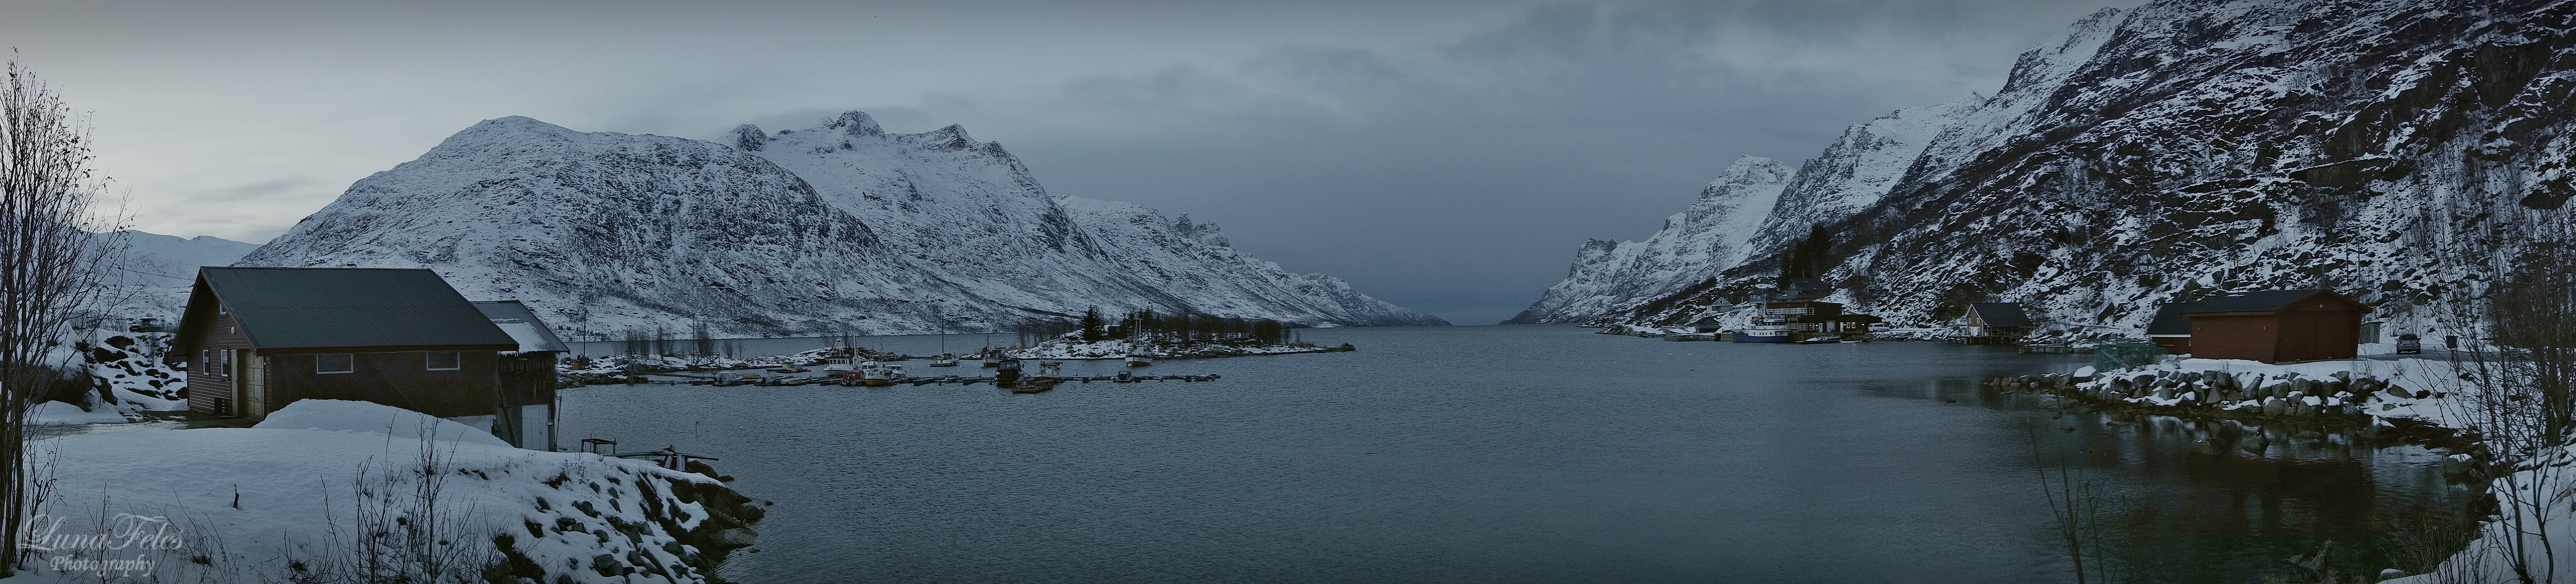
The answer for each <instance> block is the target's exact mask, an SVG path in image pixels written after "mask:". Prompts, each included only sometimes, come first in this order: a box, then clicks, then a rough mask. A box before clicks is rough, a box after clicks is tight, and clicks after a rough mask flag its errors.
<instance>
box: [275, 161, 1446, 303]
mask: <svg viewBox="0 0 2576 584" xmlns="http://www.w3.org/2000/svg"><path fill="white" fill-rule="evenodd" d="M731 142H732V143H731V144H715V143H710V142H702V141H697V140H688V139H682V138H671V137H664V136H650V135H629V134H616V133H605V132H576V131H572V130H568V129H565V128H562V127H559V126H554V125H551V124H546V123H544V122H539V121H536V120H532V119H528V118H523V117H509V118H501V119H496V120H490V121H486V122H483V123H480V124H477V125H475V126H473V127H470V128H467V129H465V130H464V131H462V132H458V133H457V134H456V135H455V136H452V137H450V138H448V139H447V141H446V142H444V143H441V144H440V145H439V146H438V147H436V148H433V149H431V150H430V151H429V152H428V153H426V154H423V155H422V156H421V157H420V158H419V159H417V160H413V161H411V162H406V163H403V164H401V165H398V166H396V167H394V168H393V169H392V170H388V171H385V172H380V173H376V174H375V175H373V176H369V177H367V178H366V179H362V180H360V181H358V182H357V183H356V184H353V185H351V186H350V187H349V190H348V191H347V192H346V193H344V194H342V195H341V197H340V198H339V199H338V200H336V201H333V202H332V203H331V204H330V205H329V206H326V207H324V208H323V209H322V210H321V211H319V212H316V213H314V214H313V216H311V217H307V218H305V219H304V221H303V222H301V223H298V224H297V225H296V226H295V227H294V228H293V229H290V230H289V231H288V232H287V233H286V234H285V235H282V236H279V237H278V238H277V239H276V240H275V241H272V242H270V243H269V244H268V245H266V246H262V247H261V248H260V249H259V250H257V251H255V252H252V253H251V254H250V255H249V256H248V257H245V258H243V260H242V262H241V264H240V265H262V266H365V267H427V268H432V269H435V270H437V271H438V272H439V273H440V275H442V276H444V277H446V278H447V279H448V281H449V282H450V283H451V284H453V285H455V286H456V287H457V288H458V290H459V291H461V292H464V293H465V295H466V296H468V297H472V298H519V299H523V300H527V301H529V304H530V305H531V307H532V308H536V309H538V310H540V311H543V312H544V313H545V316H546V317H547V318H549V319H550V320H551V322H552V323H553V324H555V326H556V327H557V328H558V329H563V330H564V331H565V332H568V333H572V334H575V335H609V336H616V335H621V334H625V333H626V332H627V331H629V330H637V331H649V330H652V329H654V328H656V327H662V328H666V329H677V328H685V327H687V326H689V323H690V322H691V321H704V322H706V323H707V324H708V325H709V327H710V328H711V329H713V330H714V331H715V332H717V333H718V334H729V335H776V334H797V333H807V334H810V333H819V332H851V333H860V334H886V333H900V332H931V331H938V330H953V331H973V330H990V329H995V328H1001V329H1008V328H1011V327H1014V326H1017V325H1019V324H1021V323H1023V322H1027V321H1031V320H1048V319H1055V318H1063V317H1069V316H1078V315H1080V314H1082V313H1083V311H1084V310H1086V309H1088V308H1091V307H1094V306H1097V307H1100V308H1101V309H1103V310H1109V311H1125V310H1155V311H1158V312H1178V311H1182V310H1192V311H1197V312H1201V313H1208V314H1216V315H1220V316H1234V317H1242V318H1272V319H1278V320H1283V321H1293V322H1303V323H1309V324H1339V325H1372V324H1446V323H1443V322H1440V321H1439V319H1437V318H1433V317H1430V316H1428V315H1423V314H1420V313H1415V312H1412V311H1408V310H1404V309H1402V308H1397V307H1395V306H1392V305H1388V304H1386V303H1384V302H1379V301H1376V300H1375V299H1371V298H1368V297H1367V296H1365V295H1361V294H1358V293H1356V292H1350V291H1349V289H1348V287H1347V286H1344V285H1342V284H1341V283H1340V282H1339V281H1338V280H1333V279H1330V278H1325V277H1321V276H1301V275H1291V274H1286V273H1284V272H1281V271H1279V270H1278V269H1277V267H1276V266H1274V265H1269V264H1267V263H1266V262H1260V261H1258V260H1255V259H1252V258H1250V257H1249V256H1244V255H1242V254H1241V253H1239V252H1235V251H1234V250H1232V249H1230V248H1226V247H1225V245H1224V238H1223V236H1222V235H1221V234H1218V233H1216V231H1215V226H1214V225H1205V224H1192V223H1188V222H1187V221H1185V220H1184V221H1178V222H1158V221H1149V222H1147V223H1146V224H1120V225H1114V226H1103V225H1089V224H1085V223H1083V222H1082V219H1080V218H1092V219H1095V220H1110V219H1116V220H1121V221H1124V220H1127V219H1132V218H1135V217H1136V216H1137V215H1138V212H1129V213H1125V214H1119V213H1076V212H1073V211H1068V210H1067V208H1066V207H1065V206H1064V205H1060V204H1058V202H1057V201H1056V199H1054V198H1052V197H1050V196H1048V195H1047V194H1046V192H1045V190H1044V189H1043V188H1041V187H1040V186H1038V183H1037V181H1036V180H1035V179H1033V178H1031V177H1030V175H1029V172H1028V169H1027V168H1026V167H1025V166H1023V165H1021V163H1020V162H1019V160H1018V159H1017V158H1014V157H1012V156H1011V155H1010V154H1009V153H1008V152H1005V151H1003V149H1002V147H1001V145H1000V144H998V143H993V142H975V141H974V140H973V139H971V138H969V137H968V136H967V135H966V132H965V130H964V129H962V128H958V127H956V126H949V127H947V128H942V129H939V130H935V131H931V132H925V133H920V134H889V133H886V132H885V131H883V130H882V129H880V128H879V127H878V126H877V124H876V123H875V122H874V121H873V120H871V119H869V118H868V117H867V115H866V114H862V113H859V112H849V113H845V114H842V115H841V116H839V117H837V118H834V119H831V120H827V121H825V122H824V123H823V124H821V125H819V126H817V127H814V128H809V129H804V130H784V131H780V132H777V133H775V134H770V133H767V132H764V131H762V130H760V129H759V128H755V127H751V126H744V127H742V128H739V129H737V130H736V131H735V132H734V133H733V136H732V138H731ZM1138 209H1142V208H1141V207H1140V208H1138ZM1141 213H1142V214H1146V215H1151V214H1152V212H1151V210H1142V211H1141ZM1154 217H1155V218H1156V219H1159V215H1154ZM1176 242H1186V245H1182V244H1181V243H1176ZM1175 245H1182V247H1181V248H1175V247H1174V246H1175ZM1176 249H1178V250H1179V251H1175V250H1176ZM1140 267H1144V268H1151V269H1147V270H1145V271H1137V268H1140ZM1155 270H1159V271H1155ZM1247 276H1249V277H1251V278H1252V280H1251V281H1247V280H1245V278H1246V277H1247Z"/></svg>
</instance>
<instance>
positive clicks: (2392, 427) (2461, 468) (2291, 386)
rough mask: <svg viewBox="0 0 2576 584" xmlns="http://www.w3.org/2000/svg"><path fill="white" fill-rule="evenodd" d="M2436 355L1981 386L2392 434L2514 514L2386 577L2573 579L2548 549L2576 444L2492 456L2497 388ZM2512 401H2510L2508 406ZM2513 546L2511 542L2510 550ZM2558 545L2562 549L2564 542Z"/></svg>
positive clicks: (2572, 569) (2575, 527)
mask: <svg viewBox="0 0 2576 584" xmlns="http://www.w3.org/2000/svg"><path fill="white" fill-rule="evenodd" d="M2475 367H2476V364H2474V363H2471V364H2468V365H2467V366H2465V367H2464V366H2463V364H2461V363H2454V362H2450V361H2445V360H2438V359H2424V358H2401V359H2388V360H2380V359H2348V360H2335V361H2316V362H2307V363H2291V364H2267V363H2261V362H2257V361H2246V360H2233V359H2189V358H2185V359H2168V360H2166V361H2164V362H2160V363H2153V364H2147V365H2141V366H2137V367H2129V368H2124V369H2114V370H2110V371H2099V372H2097V371H2095V370H2094V369H2093V368H2092V367H2085V368H2082V369H2078V370H2077V371H2075V373H2074V374H2072V375H2032V376H2021V377H2005V378H1997V379H1994V380H1991V381H1990V382H1989V384H1988V385H1989V387H1993V388H1996V389H2000V390H2003V391H2033V392H2039V393H2043V394H2048V395H2053V396H2058V397H2063V398H2066V399H2070V400H2074V401H2076V402H2079V403H2082V404H2084V405H2086V406H2087V407H2092V408H2096V409H2109V410H2124V411H2133V412H2139V413H2147V414H2153V415H2173V416H2186V417H2196V418H2218V419H2232V420H2243V421H2249V422H2255V423H2258V424H2259V423H2266V422H2280V423H2289V424H2294V425H2295V424H2307V425H2323V426H2344V427H2358V428H2359V430H2360V432H2361V433H2362V434H2363V435H2365V436H2382V435H2385V436H2391V437H2394V438H2397V439H2399V440H2401V441H2405V442H2410V443H2416V444H2423V445H2425V446H2429V447H2434V448H2439V449H2443V450H2449V451H2451V452H2453V454H2450V455H2448V456H2446V457H2445V459H2446V460H2445V462H2444V466H2445V470H2446V472H2451V473H2459V474H2465V475H2467V476H2469V477H2472V478H2482V479H2486V480H2487V483H2488V487H2489V489H2488V492H2489V493H2490V494H2491V496H2493V497H2495V498H2496V500H2497V503H2499V508H2500V509H2505V510H2510V511H2511V512H2513V513H2515V515H2514V516H2513V517H2512V518H2510V519H2508V518H2506V517H2504V516H2494V517H2490V518H2488V520H2487V521H2486V522H2485V523H2483V524H2481V525H2480V526H2479V527H2478V529H2477V532H2476V533H2477V535H2476V537H2475V539H2474V540H2473V541H2470V542H2469V543H2468V544H2467V545H2466V546H2465V547H2464V548H2463V549H2461V550H2460V551H2459V552H2458V553H2455V554H2453V555H2451V556H2449V557H2447V558H2446V559H2443V560H2442V561H2441V563H2440V564H2439V565H2437V566H2435V567H2434V569H2433V570H2431V571H2429V572H2425V573H2421V574H2413V575H2404V574H2402V573H2400V572H2398V571H2395V570H2393V569H2392V570H2391V572H2390V573H2386V574H2383V576H2384V577H2387V578H2389V579H2384V580H2381V581H2382V582H2396V583H2405V584H2431V583H2434V582H2454V581H2505V580H2510V579H2512V578H2513V574H2512V572H2511V571H2510V568H2511V566H2513V564H2514V563H2515V562H2513V561H2511V558H2512V557H2513V556H2514V555H2517V554H2519V555H2521V557H2523V558H2527V560H2526V561H2527V562H2528V563H2529V564H2531V565H2532V566H2533V567H2534V568H2535V569H2546V566H2549V565H2550V564H2551V563H2553V562H2554V563H2556V564H2557V565H2558V566H2557V568H2558V569H2557V573H2560V574H2576V557H2556V555H2553V554H2550V553H2546V551H2547V549H2548V546H2549V545H2551V543H2552V542H2567V541H2576V488H2570V487H2576V446H2560V447H2557V448H2555V449H2551V450H2545V451H2536V452H2527V453H2523V455H2522V456H2521V457H2520V458H2518V459H2515V458H2508V459H2504V460H2498V459H2497V456H2496V454H2495V452H2497V451H2498V450H2508V449H2511V448H2512V446H2509V445H2499V444H2495V443H2494V439H2493V438H2491V437H2488V436H2481V435H2480V434H2479V431H2480V429H2481V428H2483V427H2485V426H2484V424H2486V423H2489V422H2492V421H2493V420H2494V419H2495V417H2494V416H2496V415H2497V414H2496V413H2495V412H2492V411H2488V410H2489V409H2490V408H2493V407H2495V406H2494V405H2493V404H2495V403H2498V402H2499V400H2489V399H2487V398H2488V397H2489V396H2488V395H2486V392H2489V391H2494V389H2492V388H2489V387H2486V386H2482V385H2479V384H2477V383H2473V382H2471V381H2470V380H2471V379H2474V378H2477V376H2476V375H2473V374H2472V372H2471V371H2469V370H2470V369H2473V368H2475ZM2510 400H2512V396H2506V398H2505V400H2501V401H2507V402H2509V401H2510ZM2265 444H2266V442H2265V441H2263V440H2260V439H2254V438H2249V439H2247V440H2246V441H2243V442H2238V443H2224V442H2223V441H2222V442H2219V443H2211V444H2201V445H2196V446H2195V449H2196V450H2202V451H2204V452H2205V453H2210V454H2218V453H2226V452H2234V451H2236V450H2238V449H2245V450H2247V451H2259V450H2260V449H2262V448H2264V445H2265ZM2517 542H2518V543H2517ZM2561 545H2563V543H2562V544H2561Z"/></svg>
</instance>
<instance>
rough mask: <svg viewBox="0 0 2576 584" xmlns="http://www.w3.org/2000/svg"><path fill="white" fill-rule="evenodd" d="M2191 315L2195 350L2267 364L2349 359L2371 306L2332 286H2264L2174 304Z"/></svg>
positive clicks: (2201, 354) (2207, 356)
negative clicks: (2297, 288)
mask: <svg viewBox="0 0 2576 584" xmlns="http://www.w3.org/2000/svg"><path fill="white" fill-rule="evenodd" d="M2176 312H2178V313H2180V314H2181V315H2182V316H2183V317H2185V318H2189V319H2191V347H2192V355H2193V356H2195V357H2200V358H2204V359H2248V360H2254V361H2262V362H2265V363H2280V362H2284V361H2320V360H2326V359H2351V358H2353V357H2354V356H2355V355H2356V354H2357V353H2359V352H2360V344H2361V342H2360V341H2361V319H2362V315H2363V314H2367V313H2369V312H2370V307H2369V306H2365V305H2363V304H2362V303H2360V302H2356V301H2354V300H2353V299H2351V298H2346V297H2344V295H2342V294H2336V293H2335V292H2334V291H2332V290H2323V289H2309V290H2264V291H2259V292H2240V293H2236V294H2229V295H2225V296H2219V297H2216V298H2210V299H2207V300H2202V301H2200V302H2195V303H2191V304H2189V305H2185V306H2181V307H2179V308H2177V309H2176Z"/></svg>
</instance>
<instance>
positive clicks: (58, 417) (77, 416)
mask: <svg viewBox="0 0 2576 584" xmlns="http://www.w3.org/2000/svg"><path fill="white" fill-rule="evenodd" d="M125 421H126V420H125V415H124V414H119V413H116V412H115V411H113V410H109V409H105V408H102V409H99V410H97V411H83V410H81V407H80V406H76V405H71V404H67V403H63V402H58V401H49V402H45V403H40V404H36V405H35V406H33V407H29V408H27V425H30V426H76V425H80V424H123V423H125Z"/></svg>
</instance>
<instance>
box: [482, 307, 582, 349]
mask: <svg viewBox="0 0 2576 584" xmlns="http://www.w3.org/2000/svg"><path fill="white" fill-rule="evenodd" d="M474 309H475V310H480V311H483V316H484V317H485V318H489V319H491V320H492V326H497V327H501V332H504V333H509V335H510V339H511V340H515V341H518V342H519V352H521V353H536V352H543V351H552V352H556V353H570V352H572V348H571V347H567V346H565V345H564V342H563V339H560V338H556V337H555V332H554V331H553V330H551V329H548V328H547V327H546V323H545V321H542V320H537V313H536V312H535V311H531V310H528V305H526V304H521V303H519V301H517V300H476V301H474Z"/></svg>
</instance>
